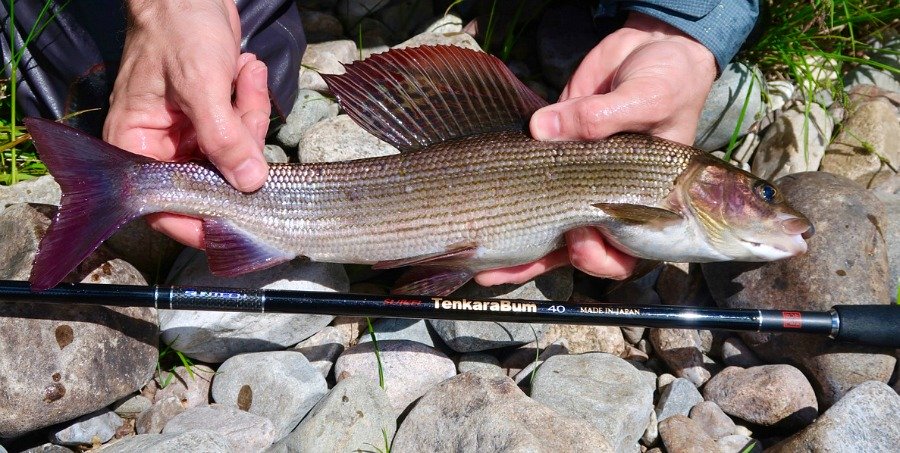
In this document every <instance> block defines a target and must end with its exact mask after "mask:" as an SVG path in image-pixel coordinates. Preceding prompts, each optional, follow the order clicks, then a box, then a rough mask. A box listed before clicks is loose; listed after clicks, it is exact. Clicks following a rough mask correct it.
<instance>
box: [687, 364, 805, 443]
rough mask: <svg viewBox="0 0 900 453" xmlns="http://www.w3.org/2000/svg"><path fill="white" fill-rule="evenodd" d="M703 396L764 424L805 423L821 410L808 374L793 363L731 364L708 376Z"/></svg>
mask: <svg viewBox="0 0 900 453" xmlns="http://www.w3.org/2000/svg"><path fill="white" fill-rule="evenodd" d="M703 396H704V398H706V400H708V401H713V402H715V403H716V404H718V405H719V407H720V408H722V410H723V411H724V412H725V413H726V414H728V415H731V416H734V417H738V418H740V419H742V420H746V421H748V422H752V423H756V424H758V425H763V426H775V425H778V426H780V427H786V428H797V427H803V426H806V425H808V424H809V423H811V422H812V421H813V419H815V418H816V415H818V413H819V406H818V403H817V402H816V394H815V392H814V391H813V388H812V386H811V385H810V384H809V381H808V380H806V376H804V375H803V373H801V372H800V370H798V369H797V368H794V367H792V366H790V365H763V366H758V367H753V368H748V369H743V368H738V367H728V368H726V369H724V370H722V372H721V373H719V374H717V375H715V376H714V377H713V378H712V379H710V380H709V382H708V383H707V384H706V387H704V388H703Z"/></svg>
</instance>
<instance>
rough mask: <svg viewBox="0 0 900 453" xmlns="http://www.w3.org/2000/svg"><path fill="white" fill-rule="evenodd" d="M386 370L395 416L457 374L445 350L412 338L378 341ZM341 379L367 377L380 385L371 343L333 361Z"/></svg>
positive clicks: (387, 389)
mask: <svg viewBox="0 0 900 453" xmlns="http://www.w3.org/2000/svg"><path fill="white" fill-rule="evenodd" d="M378 349H379V355H380V357H381V365H382V369H383V373H384V387H385V393H387V396H388V399H389V400H390V402H391V406H392V407H393V408H394V411H395V415H400V413H402V412H403V410H404V409H406V407H407V406H409V405H410V404H411V403H412V402H413V401H415V400H416V399H417V398H419V397H420V396H422V395H424V394H425V392H427V391H428V390H430V389H431V388H433V387H434V386H435V385H437V384H438V383H440V382H442V381H444V380H445V379H448V378H451V377H453V376H454V375H456V365H454V363H453V361H452V360H450V359H449V358H448V357H447V356H446V355H444V354H443V353H442V352H440V351H438V350H436V349H434V348H431V347H428V346H425V345H424V344H422V343H418V342H415V341H409V340H388V341H379V342H378ZM334 374H335V377H337V380H338V381H342V380H344V379H347V378H349V377H351V376H360V377H363V378H366V379H367V380H368V381H369V382H372V383H374V384H375V385H378V383H379V378H378V358H376V356H375V350H374V348H373V346H372V343H361V344H357V345H356V346H353V347H351V348H349V349H347V350H346V351H344V353H343V354H341V356H340V357H338V359H337V362H335V364H334Z"/></svg>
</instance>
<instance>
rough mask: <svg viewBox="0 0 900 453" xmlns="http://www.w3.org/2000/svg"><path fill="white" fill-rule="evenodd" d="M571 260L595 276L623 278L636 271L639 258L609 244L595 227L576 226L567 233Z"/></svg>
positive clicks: (585, 271)
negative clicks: (635, 267)
mask: <svg viewBox="0 0 900 453" xmlns="http://www.w3.org/2000/svg"><path fill="white" fill-rule="evenodd" d="M566 244H568V252H569V260H571V262H572V265H573V266H575V267H577V268H578V269H580V270H581V271H582V272H584V273H586V274H588V275H593V276H594V277H601V278H610V279H613V280H622V279H624V278H626V277H628V276H629V275H631V273H632V272H633V271H634V266H635V265H636V264H637V258H635V257H633V256H630V255H628V254H626V253H624V252H622V251H620V250H619V249H617V248H615V247H613V246H611V245H609V244H607V243H606V241H604V240H603V236H602V235H601V234H600V232H599V231H597V230H596V229H594V228H589V227H584V228H576V229H574V230H571V231H569V232H567V233H566Z"/></svg>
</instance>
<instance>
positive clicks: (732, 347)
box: [722, 336, 763, 368]
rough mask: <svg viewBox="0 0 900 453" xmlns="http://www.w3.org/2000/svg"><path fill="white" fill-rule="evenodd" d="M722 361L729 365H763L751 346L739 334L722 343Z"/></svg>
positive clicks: (743, 366) (746, 366)
mask: <svg viewBox="0 0 900 453" xmlns="http://www.w3.org/2000/svg"><path fill="white" fill-rule="evenodd" d="M722 361H723V362H725V365H728V366H739V367H742V368H750V367H754V366H759V365H762V364H763V362H762V360H759V358H758V357H756V354H754V353H753V351H752V350H750V348H749V347H748V346H747V345H746V344H744V342H743V341H742V340H741V338H740V337H738V336H731V337H728V338H726V339H725V341H724V342H723V343H722Z"/></svg>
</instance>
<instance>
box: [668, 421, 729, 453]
mask: <svg viewBox="0 0 900 453" xmlns="http://www.w3.org/2000/svg"><path fill="white" fill-rule="evenodd" d="M659 437H660V439H662V442H663V445H664V446H665V447H666V451H668V452H670V453H694V452H696V453H708V452H715V451H718V447H717V445H716V441H715V440H714V439H713V438H712V437H709V434H706V431H703V428H702V427H700V425H698V424H697V423H696V422H694V421H693V420H691V419H689V418H687V417H686V416H684V415H673V416H671V417H669V418H667V419H665V420H663V421H661V422H659Z"/></svg>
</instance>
